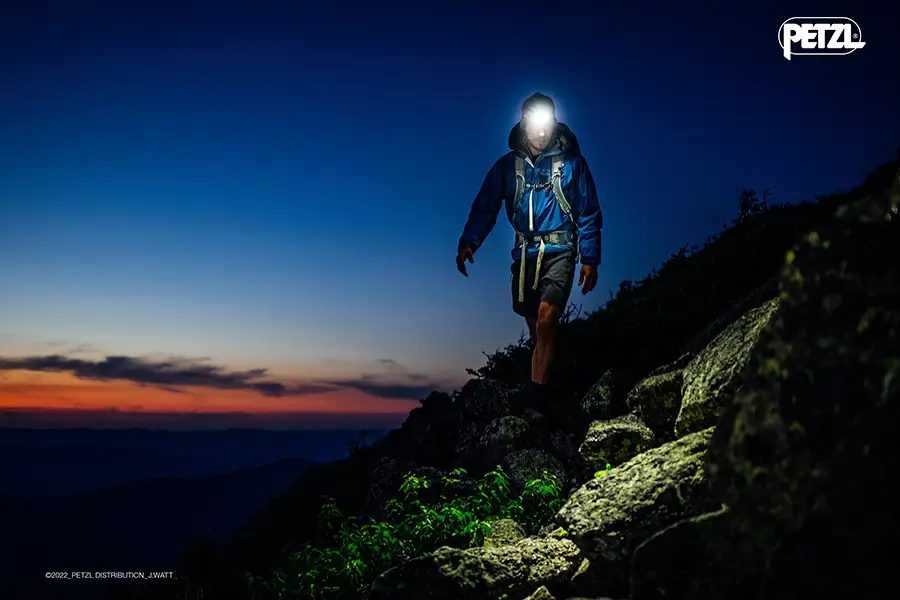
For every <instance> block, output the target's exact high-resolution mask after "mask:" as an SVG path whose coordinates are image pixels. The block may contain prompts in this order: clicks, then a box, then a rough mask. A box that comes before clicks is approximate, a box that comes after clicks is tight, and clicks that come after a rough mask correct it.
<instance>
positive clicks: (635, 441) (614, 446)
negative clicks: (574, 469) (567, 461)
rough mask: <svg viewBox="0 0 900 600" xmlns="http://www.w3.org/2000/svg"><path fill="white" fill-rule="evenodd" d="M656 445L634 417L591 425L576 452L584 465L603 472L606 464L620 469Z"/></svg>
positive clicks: (648, 431)
mask: <svg viewBox="0 0 900 600" xmlns="http://www.w3.org/2000/svg"><path fill="white" fill-rule="evenodd" d="M654 445H655V438H654V435H653V432H652V431H651V430H650V428H648V427H647V426H646V425H644V423H643V422H642V421H641V420H640V419H639V418H638V417H637V416H635V415H633V414H629V415H624V416H622V417H617V418H615V419H611V420H608V421H594V422H592V423H591V426H590V428H589V429H588V432H587V435H586V436H585V438H584V441H583V442H582V444H581V446H580V447H579V448H578V452H579V454H581V456H582V458H583V459H584V461H585V463H587V465H588V466H589V467H590V468H591V469H592V470H597V469H602V468H604V467H605V466H606V464H607V463H609V464H611V465H612V466H616V465H621V464H622V463H624V462H627V461H629V460H631V459H632V458H634V457H635V456H636V455H638V454H640V453H641V452H643V451H645V450H649V449H650V448H652V447H653V446H654Z"/></svg>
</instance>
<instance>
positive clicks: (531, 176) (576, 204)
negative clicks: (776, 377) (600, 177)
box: [459, 123, 603, 266]
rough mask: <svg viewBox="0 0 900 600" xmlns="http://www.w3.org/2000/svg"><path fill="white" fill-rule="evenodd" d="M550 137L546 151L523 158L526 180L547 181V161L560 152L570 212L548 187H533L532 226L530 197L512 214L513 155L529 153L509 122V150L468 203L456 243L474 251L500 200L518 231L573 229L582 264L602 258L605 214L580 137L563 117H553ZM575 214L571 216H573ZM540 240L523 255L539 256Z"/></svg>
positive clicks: (551, 248) (553, 248) (551, 249)
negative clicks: (561, 120) (556, 120)
mask: <svg viewBox="0 0 900 600" xmlns="http://www.w3.org/2000/svg"><path fill="white" fill-rule="evenodd" d="M553 135H554V137H555V138H556V139H555V140H554V141H552V142H551V144H550V146H549V148H548V149H547V150H545V151H544V153H543V154H541V155H540V156H539V157H537V159H536V160H535V162H534V165H532V164H531V161H530V160H526V161H525V181H526V182H527V183H529V184H537V183H541V182H546V181H548V180H549V178H550V165H551V163H552V161H553V157H554V156H557V155H560V154H561V155H563V158H564V163H563V164H564V166H563V169H562V173H561V177H560V183H561V185H562V189H563V194H564V195H565V196H566V199H567V200H568V201H569V204H570V205H571V207H572V217H571V218H569V216H568V215H566V213H564V212H563V211H562V209H561V208H560V206H559V203H558V202H557V200H556V198H555V196H554V195H553V192H552V191H551V190H549V189H548V190H542V189H537V190H535V191H534V196H533V198H532V202H533V208H532V209H533V211H534V213H533V224H534V230H533V231H529V229H528V210H529V206H528V198H527V194H526V198H525V201H523V202H522V203H521V206H520V207H519V210H518V211H517V213H516V214H515V215H513V214H512V210H513V205H514V200H515V199H514V196H515V194H516V166H515V162H516V155H517V154H518V155H519V156H523V157H525V158H527V157H528V156H529V154H528V152H527V150H526V149H525V145H524V136H523V135H522V130H521V127H520V125H519V124H516V126H515V127H513V129H512V131H510V133H509V148H510V150H511V152H509V153H507V154H505V155H503V156H501V157H500V158H499V159H498V160H497V162H495V163H494V166H493V167H491V170H490V171H488V174H487V177H485V179H484V183H483V184H482V185H481V190H480V191H479V192H478V195H477V196H476V197H475V201H474V202H473V203H472V209H471V211H470V212H469V218H468V221H467V222H466V226H465V228H464V229H463V233H462V235H461V236H460V238H459V246H460V248H462V247H463V246H468V247H470V248H472V250H473V251H475V250H478V248H479V247H480V246H481V244H482V243H484V240H485V238H486V237H487V236H488V234H489V233H490V232H491V230H492V229H493V228H494V225H495V224H496V222H497V216H498V215H499V213H500V208H501V206H504V205H505V208H506V216H507V219H509V220H510V221H511V222H512V223H513V226H514V227H515V229H516V231H520V232H522V233H524V234H526V235H540V234H546V233H550V232H552V231H560V230H566V229H568V230H575V231H577V234H578V251H579V254H580V255H581V264H583V265H591V266H597V265H599V264H600V249H601V244H600V230H601V228H602V227H603V214H602V213H601V211H600V202H599V200H598V199H597V190H596V188H595V187H594V179H593V177H591V172H590V170H589V169H588V165H587V161H586V160H585V158H584V156H582V154H581V150H580V148H579V146H578V140H576V139H575V134H573V133H572V131H571V130H570V129H569V128H568V127H566V125H564V124H563V123H557V125H556V128H555V131H554V134H553ZM573 220H574V222H573ZM538 246H539V243H538V242H530V243H529V244H528V248H527V257H528V259H531V258H533V257H536V256H537V253H538ZM568 248H569V247H568V246H563V245H551V244H547V245H546V246H545V250H544V253H545V254H547V255H550V254H556V253H558V252H562V251H564V250H566V249H568ZM520 254H521V248H520V247H519V246H515V247H513V249H512V258H513V260H518V259H519V255H520Z"/></svg>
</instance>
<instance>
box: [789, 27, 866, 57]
mask: <svg viewBox="0 0 900 600" xmlns="http://www.w3.org/2000/svg"><path fill="white" fill-rule="evenodd" d="M778 44H779V45H780V46H781V47H782V49H783V50H784V57H785V58H786V59H788V60H791V55H797V56H801V55H810V56H835V55H836V56H842V55H844V54H850V53H851V52H853V51H854V50H858V49H860V48H862V47H863V46H865V45H866V43H865V42H864V41H862V29H860V28H859V25H857V24H856V21H854V20H853V19H849V18H847V17H791V18H790V19H788V20H787V21H785V22H784V23H782V24H781V27H779V28H778Z"/></svg>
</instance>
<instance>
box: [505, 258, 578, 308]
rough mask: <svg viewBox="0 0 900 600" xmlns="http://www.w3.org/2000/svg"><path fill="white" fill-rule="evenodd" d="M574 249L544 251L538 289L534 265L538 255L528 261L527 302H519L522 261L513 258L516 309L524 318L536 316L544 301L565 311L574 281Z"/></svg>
mask: <svg viewBox="0 0 900 600" xmlns="http://www.w3.org/2000/svg"><path fill="white" fill-rule="evenodd" d="M575 259H576V256H575V250H565V251H563V252H559V253H556V254H549V255H548V254H545V255H544V257H543V259H541V273H540V280H539V281H538V287H537V289H536V290H535V289H533V288H534V268H535V266H537V257H529V258H528V259H527V260H526V261H525V301H524V302H519V261H518V260H515V261H513V263H512V265H511V266H510V271H512V298H513V311H515V313H516V314H518V315H521V316H523V317H525V318H526V319H527V318H529V317H537V315H538V307H539V306H540V304H541V301H545V302H549V303H550V304H553V305H555V306H558V307H560V309H561V310H565V308H566V304H568V303H569V295H570V294H571V293H572V283H573V282H574V281H575Z"/></svg>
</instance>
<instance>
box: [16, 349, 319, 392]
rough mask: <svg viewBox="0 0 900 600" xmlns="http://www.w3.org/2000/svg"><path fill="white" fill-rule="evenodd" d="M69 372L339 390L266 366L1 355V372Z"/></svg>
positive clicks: (225, 386) (151, 381)
mask: <svg viewBox="0 0 900 600" xmlns="http://www.w3.org/2000/svg"><path fill="white" fill-rule="evenodd" d="M14 369H22V370H27V371H57V372H59V371H65V372H70V373H72V374H73V375H74V376H75V377H78V378H80V379H97V380H120V381H131V382H134V383H137V384H140V385H152V386H156V387H161V388H167V387H169V386H199V387H211V388H216V389H222V390H254V391H256V392H259V393H261V394H264V395H266V396H299V395H305V394H321V393H326V392H333V391H335V386H333V385H323V384H318V383H306V384H300V385H295V386H289V385H285V384H284V383H281V382H278V381H258V380H259V379H261V378H264V377H265V376H266V373H267V370H266V369H250V370H247V371H229V370H227V369H225V368H223V367H219V366H216V365H211V364H206V363H205V362H203V361H198V360H196V359H184V358H170V359H167V360H158V361H155V360H148V359H142V358H135V357H130V356H107V357H106V358H104V359H102V360H97V361H91V360H83V359H79V358H69V357H66V356H60V355H57V354H54V355H50V356H31V357H25V358H0V371H10V370H14Z"/></svg>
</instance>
